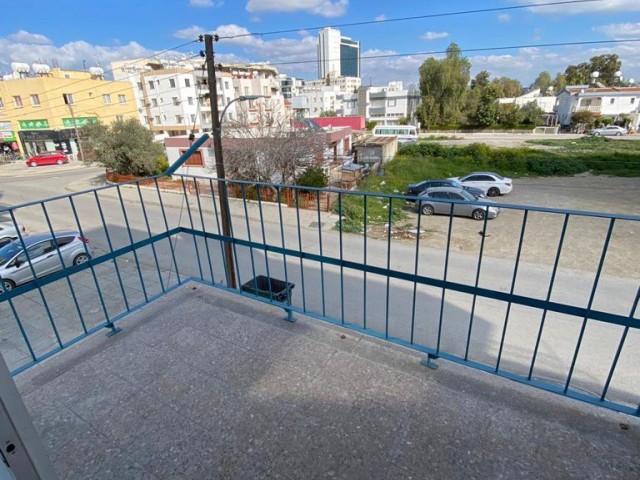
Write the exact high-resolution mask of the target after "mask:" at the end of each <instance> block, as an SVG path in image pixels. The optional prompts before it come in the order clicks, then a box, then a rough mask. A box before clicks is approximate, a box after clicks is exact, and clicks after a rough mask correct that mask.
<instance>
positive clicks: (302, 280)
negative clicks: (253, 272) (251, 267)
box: [294, 187, 307, 312]
mask: <svg viewBox="0 0 640 480" xmlns="http://www.w3.org/2000/svg"><path fill="white" fill-rule="evenodd" d="M294 192H295V200H296V218H297V221H298V250H299V252H300V253H301V254H302V229H301V227H300V191H299V189H298V188H297V187H295V188H294ZM300 280H301V283H302V310H303V311H304V312H306V311H307V298H306V292H305V288H304V263H303V260H302V255H300Z"/></svg>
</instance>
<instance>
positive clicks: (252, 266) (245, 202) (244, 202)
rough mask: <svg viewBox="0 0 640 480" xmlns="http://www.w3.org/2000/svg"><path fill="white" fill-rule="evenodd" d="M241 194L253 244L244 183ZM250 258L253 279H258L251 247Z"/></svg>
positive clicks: (248, 231) (248, 238) (249, 236)
mask: <svg viewBox="0 0 640 480" xmlns="http://www.w3.org/2000/svg"><path fill="white" fill-rule="evenodd" d="M240 193H241V194H242V204H243V205H244V219H245V221H246V223H247V240H249V241H250V242H251V241H252V240H251V224H250V222H249V210H248V209H247V197H246V192H245V184H244V183H241V184H240ZM249 258H250V260H251V273H252V274H253V277H252V278H256V264H255V259H254V256H253V247H251V246H250V247H249ZM255 287H256V289H257V288H258V286H257V285H255Z"/></svg>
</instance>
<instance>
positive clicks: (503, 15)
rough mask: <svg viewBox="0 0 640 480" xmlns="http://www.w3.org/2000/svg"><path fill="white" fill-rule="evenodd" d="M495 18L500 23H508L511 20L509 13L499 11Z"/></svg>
mask: <svg viewBox="0 0 640 480" xmlns="http://www.w3.org/2000/svg"><path fill="white" fill-rule="evenodd" d="M497 18H498V21H499V22H501V23H508V22H510V21H511V15H509V14H508V13H501V14H500V15H498V17H497Z"/></svg>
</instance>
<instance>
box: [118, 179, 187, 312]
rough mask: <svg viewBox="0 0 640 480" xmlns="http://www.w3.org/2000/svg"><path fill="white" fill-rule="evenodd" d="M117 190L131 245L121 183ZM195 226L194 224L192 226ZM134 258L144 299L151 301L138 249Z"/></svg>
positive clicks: (131, 236)
mask: <svg viewBox="0 0 640 480" xmlns="http://www.w3.org/2000/svg"><path fill="white" fill-rule="evenodd" d="M116 191H117V192H118V198H119V199H120V207H121V208H122V215H123V217H124V224H125V226H126V227H127V235H128V236H129V241H130V242H131V245H133V244H134V243H135V242H134V241H133V234H132V233H131V226H130V225H129V217H128V215H127V208H126V207H125V206H124V199H123V198H122V191H121V190H120V185H116ZM191 228H193V225H192V226H191ZM133 259H134V260H135V262H136V268H137V269H138V278H140V285H142V294H143V295H144V301H145V302H147V303H148V302H149V295H148V294H147V287H146V286H145V284H144V277H143V276H142V269H141V268H140V260H139V259H138V252H137V250H135V249H134V250H133Z"/></svg>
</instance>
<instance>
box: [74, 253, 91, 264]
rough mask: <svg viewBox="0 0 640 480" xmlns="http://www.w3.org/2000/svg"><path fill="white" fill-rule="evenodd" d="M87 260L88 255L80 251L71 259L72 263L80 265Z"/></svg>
mask: <svg viewBox="0 0 640 480" xmlns="http://www.w3.org/2000/svg"><path fill="white" fill-rule="evenodd" d="M88 261H89V255H87V254H86V253H81V254H79V255H76V258H74V259H73V264H74V265H82V264H83V263H87V262H88Z"/></svg>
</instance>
